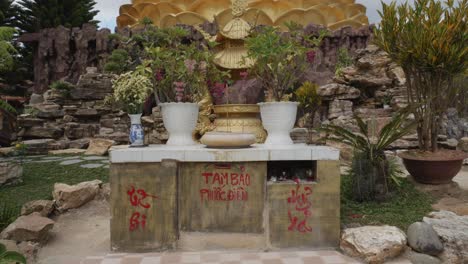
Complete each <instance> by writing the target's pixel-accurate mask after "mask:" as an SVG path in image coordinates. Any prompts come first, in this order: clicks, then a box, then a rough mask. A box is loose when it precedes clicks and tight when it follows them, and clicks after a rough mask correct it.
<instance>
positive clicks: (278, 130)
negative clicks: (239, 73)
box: [246, 24, 324, 145]
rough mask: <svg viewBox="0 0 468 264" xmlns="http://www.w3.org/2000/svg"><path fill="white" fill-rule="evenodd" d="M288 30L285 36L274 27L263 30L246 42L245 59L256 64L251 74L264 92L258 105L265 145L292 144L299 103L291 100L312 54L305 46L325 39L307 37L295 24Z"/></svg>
mask: <svg viewBox="0 0 468 264" xmlns="http://www.w3.org/2000/svg"><path fill="white" fill-rule="evenodd" d="M288 28H289V32H288V33H280V32H278V31H277V29H276V28H274V27H263V28H262V29H260V30H259V31H258V32H255V33H253V34H252V35H251V36H250V37H249V38H247V40H246V46H247V48H248V54H247V58H248V59H250V60H252V61H255V64H254V65H253V66H252V67H251V68H250V70H249V71H250V74H252V75H254V76H256V77H257V79H258V80H259V81H261V83H262V86H263V89H264V91H265V102H264V103H259V105H260V114H261V118H262V123H263V126H264V128H265V129H266V130H267V131H268V137H267V139H266V141H265V144H266V145H290V144H293V141H292V139H291V137H290V132H291V130H292V129H293V128H294V124H295V122H296V115H297V107H298V105H299V103H298V102H291V101H290V99H291V98H292V95H293V93H294V90H295V89H296V88H297V87H298V86H300V83H299V80H301V79H303V76H304V73H305V70H306V69H307V67H308V65H309V64H310V63H311V60H310V58H311V57H313V55H314V54H315V51H314V50H313V48H308V47H307V46H309V47H317V46H318V45H319V44H320V42H321V39H322V38H323V36H324V34H322V36H320V37H319V38H312V37H309V36H306V35H305V34H304V31H303V29H302V27H299V26H298V25H294V24H288Z"/></svg>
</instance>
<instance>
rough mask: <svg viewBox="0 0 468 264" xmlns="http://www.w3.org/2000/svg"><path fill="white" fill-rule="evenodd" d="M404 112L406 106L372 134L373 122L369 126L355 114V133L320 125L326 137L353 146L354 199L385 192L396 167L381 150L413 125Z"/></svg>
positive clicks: (380, 194)
mask: <svg viewBox="0 0 468 264" xmlns="http://www.w3.org/2000/svg"><path fill="white" fill-rule="evenodd" d="M408 115H409V111H408V110H407V109H405V110H404V111H402V112H399V113H397V114H396V115H395V116H394V117H393V118H392V120H391V121H390V122H389V123H388V124H387V125H385V126H384V127H383V128H382V130H381V131H380V132H379V133H376V124H375V122H370V123H371V125H369V124H368V123H366V122H364V121H363V120H362V119H361V118H360V117H359V116H355V117H354V118H355V120H356V123H357V126H358V127H359V133H355V132H353V131H351V130H348V129H346V128H343V127H341V126H336V125H327V126H325V127H323V128H322V130H323V131H325V132H327V133H329V134H330V137H329V139H330V140H333V141H336V142H340V143H344V144H346V145H349V146H351V147H352V148H353V151H354V156H353V160H352V166H351V170H350V171H349V174H350V175H351V176H352V178H353V182H354V184H355V188H354V190H355V197H356V200H359V201H364V200H372V199H375V198H376V197H385V195H386V194H387V193H388V192H389V180H391V179H397V174H398V170H397V167H396V166H392V164H391V163H390V162H389V160H388V159H387V157H386V155H385V149H387V148H388V147H389V146H390V145H391V144H392V143H393V142H395V141H396V140H398V139H400V138H401V137H403V136H405V135H406V134H408V133H409V132H411V130H412V129H413V128H414V125H415V124H414V122H409V123H408V122H407V117H408ZM396 182H397V181H396Z"/></svg>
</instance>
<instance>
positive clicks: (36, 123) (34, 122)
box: [18, 115, 45, 127]
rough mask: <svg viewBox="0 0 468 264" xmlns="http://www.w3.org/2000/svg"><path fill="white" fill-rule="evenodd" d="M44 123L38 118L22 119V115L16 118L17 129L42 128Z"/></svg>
mask: <svg viewBox="0 0 468 264" xmlns="http://www.w3.org/2000/svg"><path fill="white" fill-rule="evenodd" d="M44 123H45V120H44V119H40V118H34V117H29V116H28V117H23V116H22V115H21V116H19V117H18V126H19V127H42V126H43V125H44Z"/></svg>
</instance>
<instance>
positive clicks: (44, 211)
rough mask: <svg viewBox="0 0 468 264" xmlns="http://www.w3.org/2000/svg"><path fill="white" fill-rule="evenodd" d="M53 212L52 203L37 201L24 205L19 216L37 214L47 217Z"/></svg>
mask: <svg viewBox="0 0 468 264" xmlns="http://www.w3.org/2000/svg"><path fill="white" fill-rule="evenodd" d="M53 210H54V202H53V201H48V200H37V201H31V202H28V203H25V204H24V205H23V207H22V208H21V215H30V214H32V213H36V212H37V213H39V214H40V215H41V216H43V217H47V216H49V215H50V214H51V213H52V211H53Z"/></svg>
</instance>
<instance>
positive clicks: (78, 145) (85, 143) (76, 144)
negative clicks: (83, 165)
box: [70, 138, 91, 149]
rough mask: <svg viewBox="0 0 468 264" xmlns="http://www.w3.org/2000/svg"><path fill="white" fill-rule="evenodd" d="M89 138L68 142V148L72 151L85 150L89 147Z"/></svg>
mask: <svg viewBox="0 0 468 264" xmlns="http://www.w3.org/2000/svg"><path fill="white" fill-rule="evenodd" d="M90 141H91V140H90V139H89V138H81V139H77V140H73V141H70V148H73V149H86V148H88V147H89V142H90Z"/></svg>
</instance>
